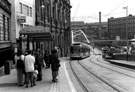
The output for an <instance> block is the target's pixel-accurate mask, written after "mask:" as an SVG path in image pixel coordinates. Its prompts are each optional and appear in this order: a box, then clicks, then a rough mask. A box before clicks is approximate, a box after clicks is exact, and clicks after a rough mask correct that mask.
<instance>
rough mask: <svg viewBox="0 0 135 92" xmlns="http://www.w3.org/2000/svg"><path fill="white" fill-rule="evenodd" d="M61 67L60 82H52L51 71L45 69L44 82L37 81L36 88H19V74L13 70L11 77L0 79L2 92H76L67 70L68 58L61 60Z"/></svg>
mask: <svg viewBox="0 0 135 92" xmlns="http://www.w3.org/2000/svg"><path fill="white" fill-rule="evenodd" d="M60 60H61V62H60V63H61V67H60V69H59V78H58V82H56V83H54V82H52V77H51V74H52V72H51V69H50V68H49V69H45V68H43V77H42V78H43V80H42V81H37V83H36V84H37V85H36V86H34V87H28V88H25V86H23V87H18V86H17V72H16V69H12V70H11V73H10V74H9V75H3V76H1V77H0V92H76V89H75V88H74V86H73V83H72V81H71V79H70V76H69V73H68V71H67V68H66V61H68V60H67V58H60Z"/></svg>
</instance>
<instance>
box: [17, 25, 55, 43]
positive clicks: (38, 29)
mask: <svg viewBox="0 0 135 92" xmlns="http://www.w3.org/2000/svg"><path fill="white" fill-rule="evenodd" d="M19 33H20V35H27V36H28V37H29V38H32V39H33V40H39V41H40V40H41V41H42V40H50V41H51V40H53V39H52V35H51V32H50V31H49V29H46V28H45V27H43V26H29V27H26V28H23V29H22V30H20V32H19Z"/></svg>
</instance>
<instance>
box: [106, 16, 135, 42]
mask: <svg viewBox="0 0 135 92" xmlns="http://www.w3.org/2000/svg"><path fill="white" fill-rule="evenodd" d="M108 33H109V38H110V39H122V40H126V39H133V38H135V16H132V15H129V16H127V17H120V18H113V17H112V18H109V19H108Z"/></svg>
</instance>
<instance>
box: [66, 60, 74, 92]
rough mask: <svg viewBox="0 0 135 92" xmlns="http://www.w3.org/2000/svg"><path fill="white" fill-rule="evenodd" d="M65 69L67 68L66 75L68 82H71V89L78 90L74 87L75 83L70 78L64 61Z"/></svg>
mask: <svg viewBox="0 0 135 92" xmlns="http://www.w3.org/2000/svg"><path fill="white" fill-rule="evenodd" d="M64 70H65V74H66V77H67V80H68V84H69V86H70V89H71V91H72V92H76V90H75V88H74V85H73V83H72V82H71V80H70V78H69V74H68V72H67V69H66V64H65V62H64Z"/></svg>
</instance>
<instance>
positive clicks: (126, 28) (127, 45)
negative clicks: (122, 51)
mask: <svg viewBox="0 0 135 92" xmlns="http://www.w3.org/2000/svg"><path fill="white" fill-rule="evenodd" d="M123 9H126V19H125V26H126V27H125V29H126V39H127V61H128V50H129V46H128V45H129V43H128V31H127V20H128V6H126V7H123Z"/></svg>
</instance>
